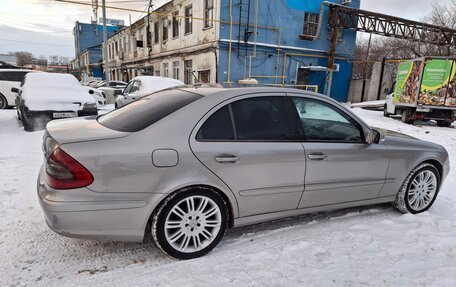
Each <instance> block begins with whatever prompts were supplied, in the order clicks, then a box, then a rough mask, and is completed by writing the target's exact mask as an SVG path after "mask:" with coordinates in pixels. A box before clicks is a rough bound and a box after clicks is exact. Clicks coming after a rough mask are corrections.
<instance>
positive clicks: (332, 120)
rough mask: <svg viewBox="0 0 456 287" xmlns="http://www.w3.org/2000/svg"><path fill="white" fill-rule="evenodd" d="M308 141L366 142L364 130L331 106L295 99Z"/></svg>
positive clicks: (304, 99) (315, 101)
mask: <svg viewBox="0 0 456 287" xmlns="http://www.w3.org/2000/svg"><path fill="white" fill-rule="evenodd" d="M293 102H294V105H295V107H296V111H297V113H298V115H299V119H300V121H301V124H302V128H303V130H304V139H305V140H306V141H340V142H364V134H363V132H362V128H361V126H360V125H359V123H357V122H356V121H355V120H354V119H352V118H351V117H350V116H348V115H347V114H345V113H344V112H343V111H341V110H339V109H338V108H336V107H333V106H332V105H331V104H328V103H324V102H321V101H317V100H312V99H306V98H300V97H293Z"/></svg>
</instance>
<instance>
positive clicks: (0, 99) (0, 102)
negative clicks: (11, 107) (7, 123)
mask: <svg viewBox="0 0 456 287" xmlns="http://www.w3.org/2000/svg"><path fill="white" fill-rule="evenodd" d="M7 106H8V103H7V101H6V98H5V97H4V96H3V95H2V94H0V110H3V109H6V107H7Z"/></svg>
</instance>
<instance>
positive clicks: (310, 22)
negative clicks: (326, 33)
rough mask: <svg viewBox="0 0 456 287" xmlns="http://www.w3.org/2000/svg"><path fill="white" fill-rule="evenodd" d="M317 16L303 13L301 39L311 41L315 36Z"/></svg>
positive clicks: (318, 16)
mask: <svg viewBox="0 0 456 287" xmlns="http://www.w3.org/2000/svg"><path fill="white" fill-rule="evenodd" d="M319 18H320V15H319V14H316V13H310V12H305V14H304V29H303V32H302V35H301V39H305V40H313V38H312V37H314V36H316V35H317V31H318V20H319Z"/></svg>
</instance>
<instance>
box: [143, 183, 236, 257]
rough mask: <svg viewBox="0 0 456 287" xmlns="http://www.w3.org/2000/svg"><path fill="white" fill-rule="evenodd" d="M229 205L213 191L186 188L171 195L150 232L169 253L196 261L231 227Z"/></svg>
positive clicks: (158, 210) (154, 219)
mask: <svg viewBox="0 0 456 287" xmlns="http://www.w3.org/2000/svg"><path fill="white" fill-rule="evenodd" d="M228 222H229V215H228V208H227V205H226V202H225V201H224V200H223V198H222V197H221V196H220V195H219V194H218V193H217V192H214V191H208V190H203V189H190V190H189V189H185V190H181V191H179V192H177V193H175V194H173V195H171V196H169V197H168V198H167V199H165V201H164V202H163V203H162V204H161V205H160V206H159V207H158V208H157V211H156V212H155V213H154V214H153V219H152V224H151V233H152V237H153V238H154V241H155V243H156V244H157V245H158V247H159V248H160V249H161V250H163V251H164V252H165V253H166V254H168V255H169V256H171V257H174V258H177V259H193V258H197V257H201V256H203V255H205V254H207V253H208V252H210V251H211V250H212V249H213V248H214V247H215V246H217V244H218V243H219V242H220V240H222V238H223V236H224V235H225V231H226V229H227V228H228Z"/></svg>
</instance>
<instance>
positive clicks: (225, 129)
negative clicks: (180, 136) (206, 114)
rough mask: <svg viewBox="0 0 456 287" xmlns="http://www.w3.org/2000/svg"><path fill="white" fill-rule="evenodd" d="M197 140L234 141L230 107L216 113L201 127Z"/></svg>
mask: <svg viewBox="0 0 456 287" xmlns="http://www.w3.org/2000/svg"><path fill="white" fill-rule="evenodd" d="M196 139H197V140H234V131H233V125H232V124H231V116H230V111H229V108H228V106H225V107H223V108H221V109H220V110H218V111H216V112H215V113H214V114H213V115H212V116H211V117H210V118H209V119H208V120H207V121H206V122H205V123H204V124H203V126H202V127H201V129H200V130H199V131H198V134H197V135H196Z"/></svg>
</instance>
